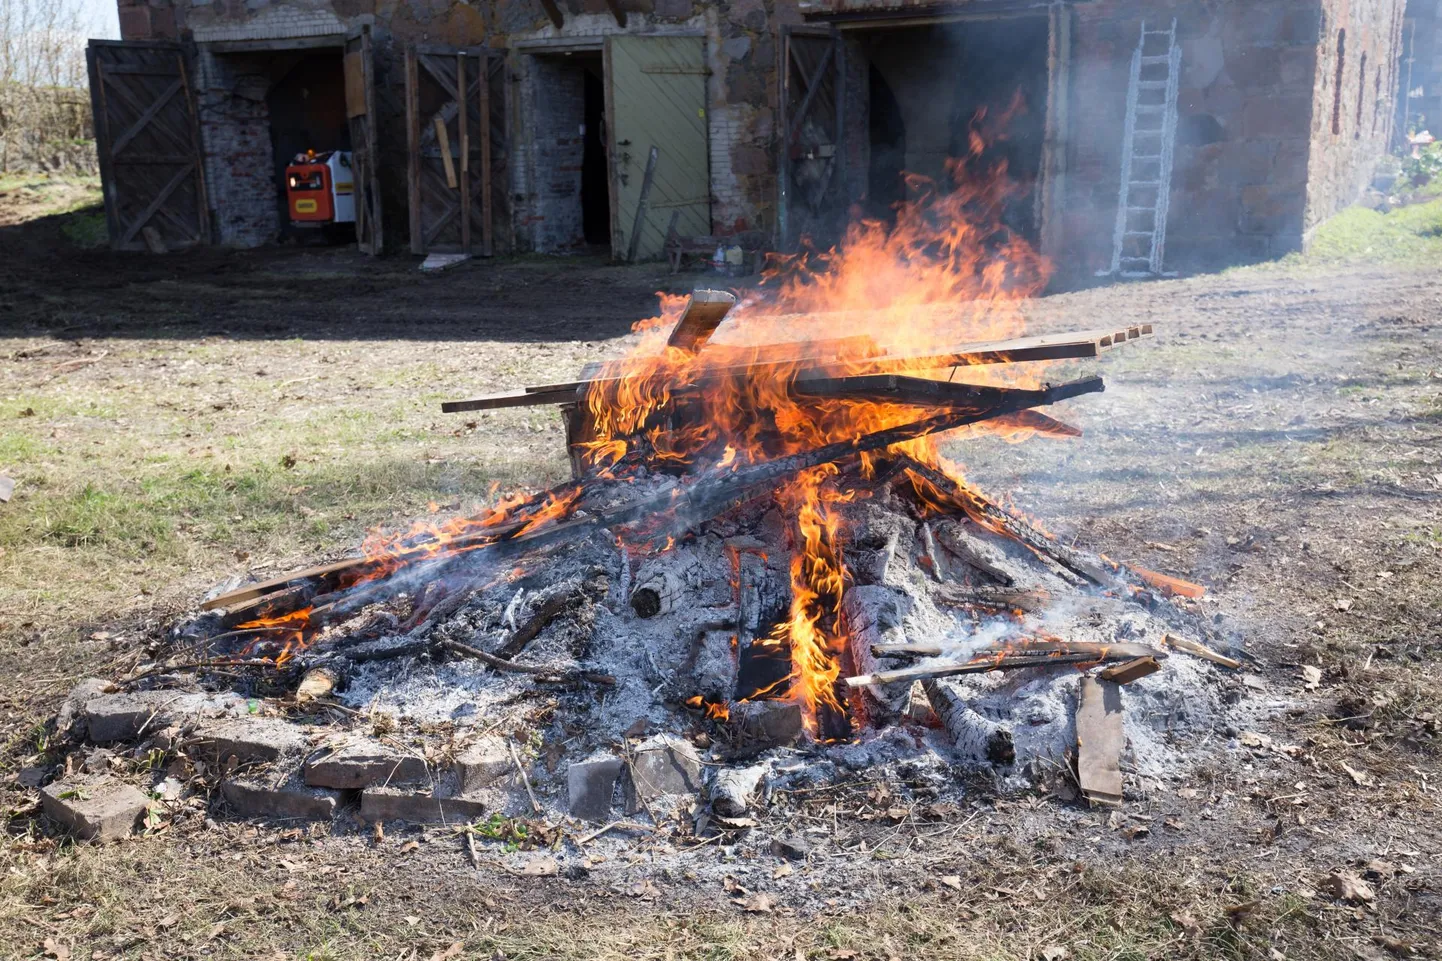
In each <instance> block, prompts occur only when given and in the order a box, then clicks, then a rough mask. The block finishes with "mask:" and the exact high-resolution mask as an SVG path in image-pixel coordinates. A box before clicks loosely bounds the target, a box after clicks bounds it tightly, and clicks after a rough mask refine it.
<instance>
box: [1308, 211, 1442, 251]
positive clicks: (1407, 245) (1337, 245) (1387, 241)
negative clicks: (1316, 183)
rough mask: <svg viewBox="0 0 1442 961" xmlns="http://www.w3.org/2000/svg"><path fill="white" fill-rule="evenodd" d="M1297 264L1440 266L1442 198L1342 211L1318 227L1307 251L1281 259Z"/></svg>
mask: <svg viewBox="0 0 1442 961" xmlns="http://www.w3.org/2000/svg"><path fill="white" fill-rule="evenodd" d="M1280 263H1281V265H1283V266H1289V265H1298V264H1314V265H1333V264H1361V263H1368V264H1418V265H1422V264H1428V263H1432V264H1438V263H1442V200H1433V201H1429V202H1427V203H1421V204H1412V205H1411V206H1407V207H1398V208H1397V209H1395V210H1393V211H1391V212H1389V213H1385V214H1384V213H1379V212H1378V211H1376V210H1371V209H1368V208H1366V207H1352V208H1350V209H1348V210H1344V211H1342V212H1341V213H1339V214H1337V216H1335V217H1333V218H1332V219H1331V220H1329V221H1327V222H1326V223H1324V224H1322V226H1321V227H1319V228H1317V233H1316V235H1315V236H1314V237H1313V239H1312V246H1311V249H1310V250H1308V251H1307V253H1305V254H1293V255H1291V256H1288V257H1286V258H1284V259H1283V260H1282V261H1281V262H1280Z"/></svg>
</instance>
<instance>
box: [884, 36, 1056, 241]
mask: <svg viewBox="0 0 1442 961" xmlns="http://www.w3.org/2000/svg"><path fill="white" fill-rule="evenodd" d="M1047 45H1048V23H1047V20H1046V19H1045V18H1044V17H1008V18H1002V19H996V20H974V21H966V20H964V21H958V22H954V23H946V24H931V25H926V26H914V27H896V28H882V29H875V30H867V31H865V32H864V33H862V35H861V47H862V49H863V50H864V52H865V54H866V56H867V58H868V60H869V62H870V70H869V78H868V84H867V87H868V94H869V100H868V103H869V115H868V129H869V139H870V144H869V146H870V163H869V166H868V171H867V173H868V190H869V198H868V200H869V202H868V212H869V213H872V214H873V215H876V216H881V215H883V214H884V212H885V211H886V210H887V209H888V208H889V207H890V206H891V205H892V204H894V203H895V201H896V199H899V196H900V192H902V191H904V189H905V187H904V181H903V175H904V174H908V173H909V174H918V175H920V176H923V177H927V178H929V179H931V180H932V181H934V182H935V183H937V184H938V185H939V186H941V187H942V188H943V189H945V188H946V187H947V186H949V185H950V183H951V176H952V175H951V173H950V172H949V171H948V162H949V161H953V160H955V161H960V162H961V168H960V175H961V176H962V177H971V178H981V177H987V178H990V177H994V176H997V175H998V173H997V172H998V171H999V170H1003V171H1004V173H1002V174H1001V175H1002V176H1005V178H1006V179H1007V181H1008V182H1009V184H1010V195H1009V200H1008V202H1007V205H1006V209H1005V213H1004V215H1003V216H1004V220H1005V222H1006V224H1007V225H1008V226H1009V227H1011V228H1012V230H1014V231H1016V232H1017V233H1019V234H1021V235H1022V236H1023V237H1025V238H1027V239H1028V240H1031V241H1033V242H1035V241H1036V240H1037V239H1038V238H1039V237H1040V233H1041V225H1040V223H1039V217H1038V214H1037V197H1038V186H1039V181H1040V178H1041V170H1042V154H1043V148H1044V141H1045V129H1046V106H1047V104H1046V101H1047V91H1048V87H1049V82H1050V77H1049V74H1048V68H1047Z"/></svg>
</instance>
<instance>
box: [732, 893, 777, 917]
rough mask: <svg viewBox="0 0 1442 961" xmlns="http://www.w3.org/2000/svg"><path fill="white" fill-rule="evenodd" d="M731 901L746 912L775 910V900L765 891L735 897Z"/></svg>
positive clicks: (759, 912)
mask: <svg viewBox="0 0 1442 961" xmlns="http://www.w3.org/2000/svg"><path fill="white" fill-rule="evenodd" d="M733 903H734V904H735V905H736V906H737V907H738V908H740V909H741V910H742V911H745V912H746V913H747V914H770V913H771V912H772V911H774V910H776V901H775V900H774V899H773V898H772V897H771V895H769V894H767V893H766V892H765V891H757V892H756V893H755V894H748V895H746V896H745V897H740V898H736V899H735V900H734V902H733Z"/></svg>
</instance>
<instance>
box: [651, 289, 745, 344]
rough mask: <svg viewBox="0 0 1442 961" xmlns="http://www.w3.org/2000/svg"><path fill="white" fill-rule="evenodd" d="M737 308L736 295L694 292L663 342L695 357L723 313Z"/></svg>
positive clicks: (719, 323) (717, 325) (714, 291)
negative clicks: (669, 334)
mask: <svg viewBox="0 0 1442 961" xmlns="http://www.w3.org/2000/svg"><path fill="white" fill-rule="evenodd" d="M734 306H736V295H735V294H732V293H728V292H727V291H724V290H697V291H694V292H693V293H692V294H691V300H690V301H689V302H688V303H687V304H686V311H685V313H683V314H682V315H681V319H680V320H678V321H676V326H675V328H674V329H673V330H672V331H671V336H670V337H669V338H667V340H666V343H667V345H668V346H671V347H679V348H680V349H682V350H684V351H686V352H687V353H691V354H694V353H695V352H696V351H698V350H700V349H701V348H702V347H703V346H705V344H706V342H707V341H708V340H710V339H711V335H712V334H713V333H714V332H715V331H716V328H717V327H719V326H721V321H723V320H725V319H726V314H727V313H728V312H729V311H730V310H731V308H732V307H734Z"/></svg>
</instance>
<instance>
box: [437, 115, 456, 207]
mask: <svg viewBox="0 0 1442 961" xmlns="http://www.w3.org/2000/svg"><path fill="white" fill-rule="evenodd" d="M433 123H434V125H435V130H436V143H438V144H440V147H441V165H442V166H444V167H445V169H446V186H447V187H450V188H451V189H452V190H454V189H455V188H456V187H457V185H458V183H459V182H458V181H457V180H456V165H455V161H454V160H452V159H451V137H450V134H448V133H447V132H446V122H445V121H444V120H442V119H441V118H440V117H436V118H434V120H433Z"/></svg>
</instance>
